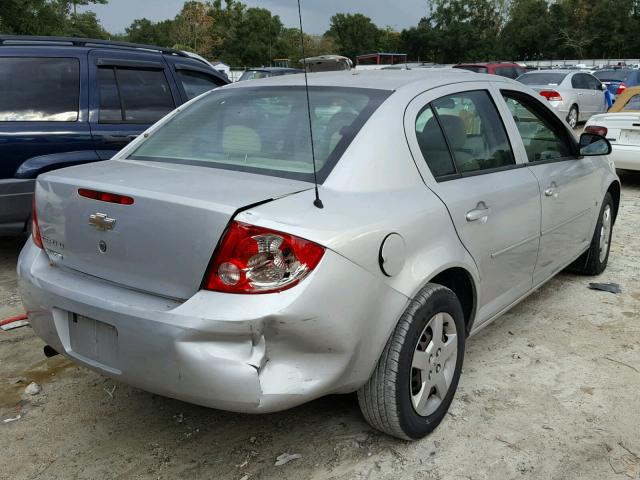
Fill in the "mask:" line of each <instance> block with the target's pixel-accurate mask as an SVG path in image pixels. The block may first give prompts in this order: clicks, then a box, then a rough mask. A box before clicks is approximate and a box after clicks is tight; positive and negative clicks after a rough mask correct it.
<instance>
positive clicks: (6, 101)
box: [0, 57, 80, 122]
mask: <svg viewBox="0 0 640 480" xmlns="http://www.w3.org/2000/svg"><path fill="white" fill-rule="evenodd" d="M79 99H80V63H79V62H78V60H77V59H75V58H18V57H3V58H0V122H75V121H76V120H78V110H79Z"/></svg>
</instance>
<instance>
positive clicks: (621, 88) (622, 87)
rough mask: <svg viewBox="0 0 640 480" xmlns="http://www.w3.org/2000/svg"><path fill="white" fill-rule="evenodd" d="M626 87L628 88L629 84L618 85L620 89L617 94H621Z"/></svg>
mask: <svg viewBox="0 0 640 480" xmlns="http://www.w3.org/2000/svg"><path fill="white" fill-rule="evenodd" d="M626 89H627V86H626V85H625V84H624V83H621V84H620V85H618V90H616V95H620V94H621V93H622V92H624V91H625V90H626Z"/></svg>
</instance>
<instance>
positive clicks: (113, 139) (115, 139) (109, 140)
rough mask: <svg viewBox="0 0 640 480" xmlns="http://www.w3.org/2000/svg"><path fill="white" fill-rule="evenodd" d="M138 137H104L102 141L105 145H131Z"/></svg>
mask: <svg viewBox="0 0 640 480" xmlns="http://www.w3.org/2000/svg"><path fill="white" fill-rule="evenodd" d="M136 137H137V135H104V136H103V137H102V140H103V141H104V143H129V142H130V141H132V140H134V139H135V138H136Z"/></svg>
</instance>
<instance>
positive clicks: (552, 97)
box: [540, 90, 562, 102]
mask: <svg viewBox="0 0 640 480" xmlns="http://www.w3.org/2000/svg"><path fill="white" fill-rule="evenodd" d="M540 95H542V96H543V97H544V98H546V99H547V100H548V101H550V102H561V101H562V96H561V95H560V94H559V93H558V92H556V91H555V90H542V91H541V92H540Z"/></svg>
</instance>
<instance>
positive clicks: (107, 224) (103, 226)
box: [89, 213, 116, 230]
mask: <svg viewBox="0 0 640 480" xmlns="http://www.w3.org/2000/svg"><path fill="white" fill-rule="evenodd" d="M89 225H91V226H94V227H96V228H97V229H98V230H113V227H115V225H116V219H115V218H109V217H107V215H106V214H105V213H94V214H93V215H89Z"/></svg>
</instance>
